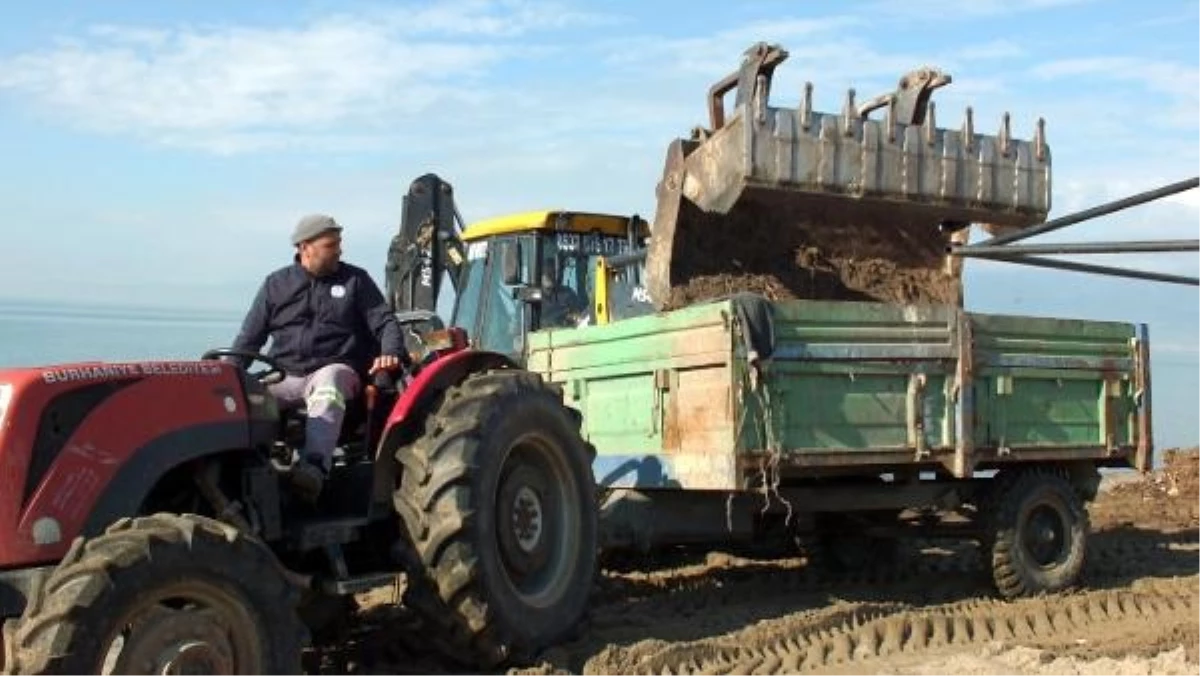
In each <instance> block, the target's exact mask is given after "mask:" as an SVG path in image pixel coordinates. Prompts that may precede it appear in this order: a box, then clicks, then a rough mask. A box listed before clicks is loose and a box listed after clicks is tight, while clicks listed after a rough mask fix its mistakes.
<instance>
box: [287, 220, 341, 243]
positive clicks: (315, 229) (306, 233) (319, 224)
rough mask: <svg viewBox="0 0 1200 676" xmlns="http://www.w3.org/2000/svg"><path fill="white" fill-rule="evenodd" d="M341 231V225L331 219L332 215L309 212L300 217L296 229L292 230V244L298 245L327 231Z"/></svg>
mask: <svg viewBox="0 0 1200 676" xmlns="http://www.w3.org/2000/svg"><path fill="white" fill-rule="evenodd" d="M330 231H333V232H341V231H342V226H340V225H338V222H337V221H335V220H333V216H326V215H325V214H309V215H307V216H305V217H304V218H301V219H300V222H299V223H297V224H296V229H295V230H293V231H292V244H295V245H299V244H300V243H301V242H307V241H308V240H310V239H313V238H316V237H318V236H320V235H323V234H325V233H327V232H330Z"/></svg>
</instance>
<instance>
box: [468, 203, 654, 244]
mask: <svg viewBox="0 0 1200 676" xmlns="http://www.w3.org/2000/svg"><path fill="white" fill-rule="evenodd" d="M638 221H639V224H640V226H641V227H640V229H641V233H640V234H642V235H648V234H649V233H650V229H649V227H648V225H647V223H646V221H644V220H642V219H640V218H639V219H638ZM628 222H629V217H628V216H615V215H612V214H589V213H580V212H575V211H561V210H547V211H526V212H522V213H519V214H509V215H507V216H497V217H496V218H488V219H485V220H482V221H479V222H477V223H472V224H471V225H469V226H467V229H466V230H465V231H464V232H463V234H462V238H463V239H464V240H467V241H472V240H476V239H483V238H484V237H494V236H496V235H510V234H513V233H519V232H532V231H534V230H558V231H567V232H578V233H591V232H599V233H601V234H604V235H624V234H625V232H626V227H627V223H628Z"/></svg>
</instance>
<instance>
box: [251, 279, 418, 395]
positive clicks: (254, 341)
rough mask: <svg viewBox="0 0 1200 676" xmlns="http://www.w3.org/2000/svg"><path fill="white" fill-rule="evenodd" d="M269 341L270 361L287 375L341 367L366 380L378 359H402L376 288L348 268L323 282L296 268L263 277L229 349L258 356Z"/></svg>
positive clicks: (388, 314) (400, 343)
mask: <svg viewBox="0 0 1200 676" xmlns="http://www.w3.org/2000/svg"><path fill="white" fill-rule="evenodd" d="M268 336H270V337H271V349H270V352H269V353H268V356H271V357H274V358H275V360H276V361H278V362H279V365H280V366H282V367H283V368H284V370H286V371H287V372H288V373H289V374H291V375H301V376H303V375H308V374H309V373H312V372H313V371H316V370H317V369H319V368H321V367H322V366H327V365H329V364H337V363H340V364H346V365H348V366H351V367H353V368H354V370H355V371H358V372H359V374H361V375H363V376H365V375H366V372H367V369H368V368H369V367H370V365H371V362H372V361H373V360H374V359H375V357H377V356H379V355H381V354H386V355H394V356H397V357H400V358H401V359H404V357H405V354H404V347H403V340H402V338H401V336H400V325H399V324H398V323H397V322H396V317H395V315H394V314H392V311H391V309H390V308H389V307H388V305H387V301H385V300H384V298H383V294H382V293H380V291H379V287H378V286H376V285H375V282H374V280H372V279H371V276H370V275H369V274H367V272H366V270H363V269H362V268H359V267H355V266H353V265H348V264H346V263H341V264H340V265H339V266H338V269H337V271H335V272H334V273H332V274H330V275H326V276H324V277H314V276H312V275H310V274H309V273H308V271H307V270H305V269H304V268H303V267H302V266H301V265H300V264H299V263H293V264H292V265H289V266H287V267H285V268H280V269H279V270H276V271H275V272H272V273H271V274H270V275H267V278H266V279H265V280H263V284H262V286H261V287H260V288H259V290H258V294H257V295H256V296H255V298H254V303H253V304H252V305H251V306H250V311H249V312H248V313H247V314H246V319H245V321H243V322H242V330H241V332H240V333H238V336H237V338H236V339H235V340H234V343H233V347H234V349H238V350H248V351H251V352H258V351H259V350H260V349H261V348H262V346H263V343H264V342H266V340H267V337H268Z"/></svg>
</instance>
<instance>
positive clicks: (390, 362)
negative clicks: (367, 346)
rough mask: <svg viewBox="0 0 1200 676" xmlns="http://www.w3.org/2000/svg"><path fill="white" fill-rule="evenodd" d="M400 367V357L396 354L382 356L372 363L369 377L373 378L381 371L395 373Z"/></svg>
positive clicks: (368, 373) (368, 372)
mask: <svg viewBox="0 0 1200 676" xmlns="http://www.w3.org/2000/svg"><path fill="white" fill-rule="evenodd" d="M399 367H400V357H397V356H396V355H394V354H381V355H379V356H378V357H376V358H375V361H373V362H371V368H370V369H369V370H368V371H367V375H368V376H373V375H375V374H376V373H378V372H380V371H395V370H396V369H397V368H399Z"/></svg>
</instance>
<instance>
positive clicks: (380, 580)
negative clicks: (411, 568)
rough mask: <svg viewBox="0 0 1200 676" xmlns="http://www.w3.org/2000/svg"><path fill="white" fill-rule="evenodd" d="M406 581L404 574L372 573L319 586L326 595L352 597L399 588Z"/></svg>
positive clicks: (330, 581) (331, 581)
mask: <svg viewBox="0 0 1200 676" xmlns="http://www.w3.org/2000/svg"><path fill="white" fill-rule="evenodd" d="M404 579H405V576H404V573H372V574H370V575H358V576H356V577H348V578H345V579H342V580H321V581H320V583H319V586H320V589H321V591H322V592H324V593H326V594H333V595H335V596H350V595H352V594H361V593H363V592H366V591H370V590H372V589H377V588H379V587H386V586H393V587H399V586H400V585H402V584H403V583H404Z"/></svg>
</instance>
